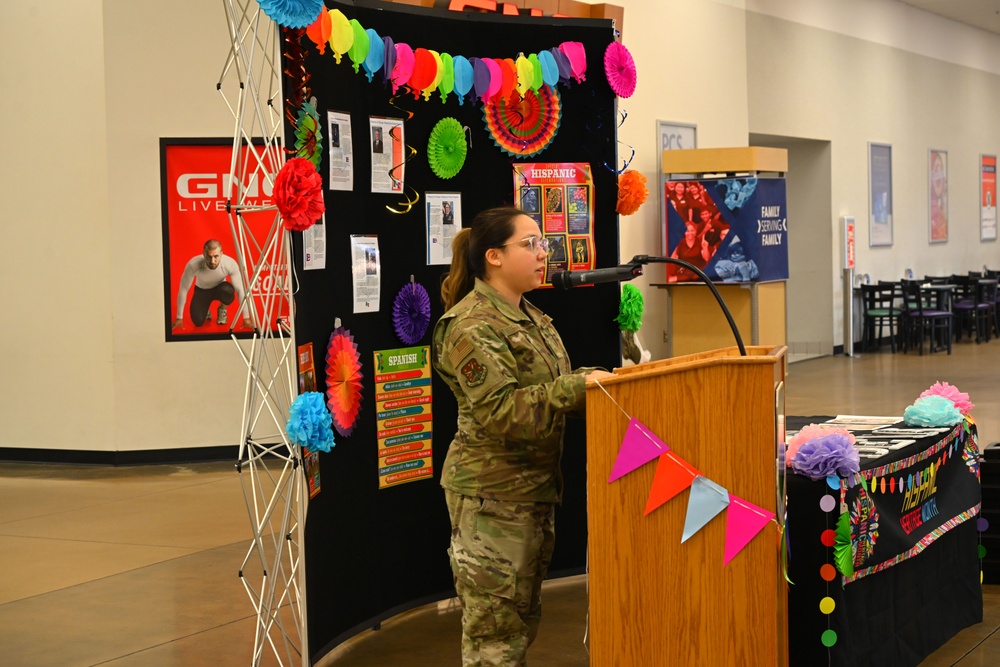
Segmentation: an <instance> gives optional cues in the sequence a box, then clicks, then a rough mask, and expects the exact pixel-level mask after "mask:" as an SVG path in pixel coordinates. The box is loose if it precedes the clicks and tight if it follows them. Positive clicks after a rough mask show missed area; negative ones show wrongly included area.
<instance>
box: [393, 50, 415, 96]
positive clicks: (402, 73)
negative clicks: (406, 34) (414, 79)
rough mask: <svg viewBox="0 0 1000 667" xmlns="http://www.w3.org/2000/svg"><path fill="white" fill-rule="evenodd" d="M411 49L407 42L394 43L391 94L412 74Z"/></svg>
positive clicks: (406, 81) (412, 60) (405, 82)
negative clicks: (394, 62)
mask: <svg viewBox="0 0 1000 667" xmlns="http://www.w3.org/2000/svg"><path fill="white" fill-rule="evenodd" d="M413 65H414V58H413V49H412V48H410V45H409V44H405V43H403V44H396V64H395V65H393V67H392V94H393V95H395V94H396V91H398V90H399V87H400V86H405V85H406V84H407V83H408V82H409V80H410V77H411V76H413Z"/></svg>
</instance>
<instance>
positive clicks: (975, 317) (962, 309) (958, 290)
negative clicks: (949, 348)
mask: <svg viewBox="0 0 1000 667" xmlns="http://www.w3.org/2000/svg"><path fill="white" fill-rule="evenodd" d="M951 283H952V284H953V285H955V293H954V295H953V297H952V306H951V308H952V312H953V313H955V318H956V319H957V320H958V321H957V322H956V323H955V340H956V341H959V340H962V333H964V332H968V333H969V336H970V337H971V336H972V327H973V325H975V327H976V342H977V343H978V342H979V309H978V308H977V307H976V281H975V280H973V279H972V278H969V277H968V276H957V275H956V276H952V277H951Z"/></svg>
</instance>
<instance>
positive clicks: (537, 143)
mask: <svg viewBox="0 0 1000 667" xmlns="http://www.w3.org/2000/svg"><path fill="white" fill-rule="evenodd" d="M483 119H484V120H485V122H486V129H487V130H489V133H490V136H492V137H493V142H494V143H495V144H496V145H497V146H498V147H499V148H500V150H502V151H503V152H504V153H507V154H508V155H510V156H512V157H534V156H535V155H538V154H539V153H541V152H542V151H544V150H545V149H546V148H548V147H549V144H551V143H552V140H553V139H555V138H556V134H557V133H558V132H559V123H560V122H561V121H562V100H561V99H560V97H559V91H558V90H556V89H555V88H552V87H550V86H542V87H540V88H539V89H538V90H537V91H535V90H532V89H528V90H526V91H525V95H524V97H523V98H522V99H521V100H520V101H517V102H514V101H513V100H507V99H504V98H502V97H497V98H492V99H489V100H487V102H486V104H485V105H484V106H483Z"/></svg>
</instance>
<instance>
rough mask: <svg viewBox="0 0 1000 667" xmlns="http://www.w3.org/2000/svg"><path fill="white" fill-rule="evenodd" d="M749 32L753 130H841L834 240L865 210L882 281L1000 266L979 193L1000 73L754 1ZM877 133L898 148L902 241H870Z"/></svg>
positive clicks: (837, 133) (861, 261) (866, 259)
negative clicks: (933, 233) (941, 191)
mask: <svg viewBox="0 0 1000 667" xmlns="http://www.w3.org/2000/svg"><path fill="white" fill-rule="evenodd" d="M900 29H901V30H903V28H902V27H901V28H900ZM970 30H971V29H970ZM747 35H748V37H747V71H748V72H749V74H748V89H749V91H750V93H749V96H748V98H749V119H750V121H749V122H750V128H751V131H753V132H755V133H762V134H771V135H780V136H786V137H797V138H808V139H819V140H826V141H830V143H831V158H832V179H831V180H832V201H833V203H832V210H831V212H830V224H831V226H832V227H833V239H834V240H835V242H837V243H839V242H840V238H841V233H840V229H839V218H840V216H843V215H854V216H856V218H857V222H858V226H857V238H858V244H857V252H856V258H857V264H856V270H857V271H858V272H860V273H867V274H869V275H870V276H871V278H872V280H873V281H874V280H877V279H886V280H888V279H899V278H900V277H902V275H903V272H904V271H905V269H907V268H912V269H913V271H914V273H915V274H916V275H918V276H923V275H925V274H929V275H942V274H943V275H948V274H951V273H964V272H966V271H968V270H972V269H981V268H982V266H983V264H988V265H990V266H991V267H996V266H998V265H1000V261H998V260H1000V246H998V244H997V243H996V242H991V243H980V241H979V209H978V195H977V192H978V187H979V171H978V163H979V162H978V161H979V155H980V153H992V154H996V153H997V151H998V150H1000V125H998V124H997V123H996V109H998V108H1000V76H998V75H997V74H992V73H988V72H984V71H981V70H977V69H973V68H972V67H968V66H965V65H957V64H952V63H948V62H944V61H942V60H937V59H933V58H930V57H927V56H925V55H920V54H917V53H913V52H911V51H909V50H904V49H900V48H893V47H889V46H885V45H883V44H878V43H874V42H870V41H865V40H862V39H859V38H856V37H851V36H846V35H841V34H837V33H834V32H830V31H828V30H824V29H821V28H816V27H812V26H807V25H803V24H800V23H796V22H792V21H788V20H785V19H781V18H775V17H772V16H767V15H762V14H757V13H753V12H748V13H747ZM998 39H1000V38H998ZM790 54H794V57H789V56H790ZM869 141H875V142H882V143H889V144H892V147H893V155H892V158H893V213H894V230H893V232H894V243H893V245H892V247H877V248H870V247H869V246H868V214H867V211H868V165H867V151H868V142H869ZM930 148H935V149H943V150H947V151H948V158H949V170H948V176H949V199H950V204H949V217H950V230H949V240H948V243H946V244H935V245H931V244H929V243H928V217H927V216H928V214H927V211H928V176H927V161H928V160H927V153H928V149H930ZM841 261H842V260H841V253H840V251H839V248H838V249H837V251H836V252H835V253H834V256H833V259H832V262H831V265H830V267H829V269H830V284H831V286H832V289H833V292H834V319H835V322H834V338H835V344H838V345H839V344H842V343H843V335H842V331H841V329H842V324H841V322H842V310H841V303H842V298H843V295H842V289H841V285H840V279H839V277H840V275H841V269H840V266H841Z"/></svg>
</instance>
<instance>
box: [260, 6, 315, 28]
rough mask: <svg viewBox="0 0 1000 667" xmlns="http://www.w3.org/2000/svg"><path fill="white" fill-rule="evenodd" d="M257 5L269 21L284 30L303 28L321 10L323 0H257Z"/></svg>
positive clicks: (313, 19)
mask: <svg viewBox="0 0 1000 667" xmlns="http://www.w3.org/2000/svg"><path fill="white" fill-rule="evenodd" d="M258 3H259V4H260V8H261V9H263V10H264V13H265V14H267V15H268V16H270V17H271V20H273V21H274V22H275V23H277V24H278V25H280V26H284V27H286V28H305V27H306V26H308V25H310V24H311V23H312V22H313V21H315V20H316V17H317V16H319V13H320V10H322V9H323V0H258Z"/></svg>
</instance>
